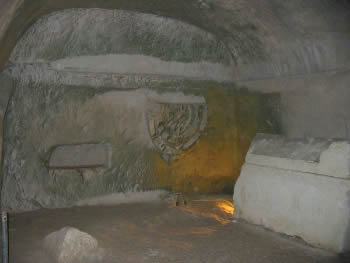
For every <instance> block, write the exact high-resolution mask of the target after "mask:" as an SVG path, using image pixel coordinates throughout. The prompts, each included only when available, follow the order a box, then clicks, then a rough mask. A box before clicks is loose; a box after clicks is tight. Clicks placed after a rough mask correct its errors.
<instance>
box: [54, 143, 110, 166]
mask: <svg viewBox="0 0 350 263" xmlns="http://www.w3.org/2000/svg"><path fill="white" fill-rule="evenodd" d="M109 148H110V147H109V145H108V144H79V145H61V146H57V147H56V148H55V149H54V150H53V152H52V153H51V156H50V160H49V168H51V169H71V168H94V167H109V164H110V162H109V155H110V149H109Z"/></svg>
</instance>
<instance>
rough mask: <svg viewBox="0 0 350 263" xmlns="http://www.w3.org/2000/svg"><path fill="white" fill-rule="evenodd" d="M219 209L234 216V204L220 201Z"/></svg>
mask: <svg viewBox="0 0 350 263" xmlns="http://www.w3.org/2000/svg"><path fill="white" fill-rule="evenodd" d="M217 206H218V208H220V210H221V211H223V212H225V213H227V214H231V215H233V213H234V211H235V208H234V207H233V204H232V203H231V202H229V201H219V202H218V203H217Z"/></svg>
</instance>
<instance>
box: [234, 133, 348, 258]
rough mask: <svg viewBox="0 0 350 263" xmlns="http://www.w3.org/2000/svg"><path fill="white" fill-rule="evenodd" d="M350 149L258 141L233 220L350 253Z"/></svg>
mask: <svg viewBox="0 0 350 263" xmlns="http://www.w3.org/2000/svg"><path fill="white" fill-rule="evenodd" d="M348 145H349V143H348V142H346V141H339V142H332V141H326V140H324V141H323V140H311V139H310V140H306V141H301V140H299V141H297V140H293V141H290V140H287V139H286V138H283V137H281V136H267V135H258V136H257V137H256V139H255V140H254V141H253V143H252V145H251V147H250V150H249V152H248V154H247V157H246V162H245V164H244V165H243V167H242V170H241V175H240V177H239V179H238V180H237V182H236V184H235V188H234V197H233V198H234V204H235V217H236V218H242V219H244V220H247V221H248V222H250V223H253V224H257V225H262V226H264V227H266V228H269V229H272V230H274V231H277V232H281V233H285V234H287V235H291V236H298V237H300V238H302V239H303V240H305V241H306V242H308V243H309V244H311V245H313V246H316V247H321V248H325V249H328V250H331V251H335V252H345V251H349V250H350V180H349V179H347V178H348V175H349V174H348V173H347V171H348V169H349V167H347V166H346V164H348V160H349V152H348Z"/></svg>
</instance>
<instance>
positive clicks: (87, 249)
mask: <svg viewBox="0 0 350 263" xmlns="http://www.w3.org/2000/svg"><path fill="white" fill-rule="evenodd" d="M44 249H45V250H46V252H47V253H48V255H49V256H50V257H51V258H52V260H53V262H57V263H73V262H74V263H76V262H90V260H92V259H94V262H96V261H97V260H98V257H101V255H100V254H101V251H99V249H98V242H97V240H96V239H95V238H94V237H92V236H90V235H89V234H87V233H85V232H82V231H79V230H78V229H76V228H73V227H64V228H62V229H61V230H58V231H56V232H52V233H50V234H49V235H47V236H46V237H45V239H44ZM96 257H97V258H96Z"/></svg>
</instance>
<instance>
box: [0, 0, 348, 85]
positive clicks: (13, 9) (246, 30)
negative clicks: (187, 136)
mask: <svg viewBox="0 0 350 263" xmlns="http://www.w3.org/2000/svg"><path fill="white" fill-rule="evenodd" d="M0 2H1V4H2V6H5V7H7V8H4V9H2V10H1V11H0V17H1V22H2V23H1V24H2V25H3V26H2V27H1V28H0V38H1V36H3V37H2V40H1V41H0V50H1V52H0V68H3V66H4V65H5V63H6V62H7V60H8V57H9V54H10V52H11V50H12V49H13V47H14V46H15V44H16V42H17V41H18V40H19V38H20V37H21V36H22V35H23V33H24V32H25V31H26V30H27V29H28V27H29V26H30V25H32V24H33V23H34V22H35V21H36V20H37V19H38V18H40V17H41V16H43V15H45V14H48V13H50V12H52V11H56V10H59V9H66V8H92V7H93V8H96V7H99V8H108V9H127V10H135V11H138V12H144V13H153V14H157V15H161V16H167V17H172V18H175V19H179V20H182V21H185V22H188V23H190V24H194V25H196V26H198V27H200V28H203V29H204V30H206V31H208V32H211V33H214V34H216V35H217V36H218V38H219V39H221V40H223V41H224V42H225V43H226V44H227V46H228V47H229V49H230V51H231V53H232V56H233V58H234V59H235V61H236V64H237V65H238V67H237V69H235V70H236V71H237V72H236V74H237V75H239V76H240V79H241V80H261V79H271V78H276V77H286V76H287V77H288V76H298V75H304V74H312V73H320V72H334V71H335V72H337V71H344V70H348V68H349V62H348V61H350V50H349V48H348V47H349V46H350V31H349V27H348V25H349V22H350V8H348V7H349V3H348V2H347V1H334V0H310V1H303V0H295V1H283V0H262V1H261V0H249V1H247V0H245V1H243V0H225V1H224V0H213V1H210V2H209V1H204V0H190V1H188V0H187V1H185V0H150V1H141V0H127V1H126V0H119V1H112V0H106V1H96V0H84V1H82V0H73V1H72V0H69V1H68V0H63V1H54V0H38V1H29V0H17V1H9V0H1V1H0ZM6 25H9V26H8V28H7V26H6ZM6 28H7V30H6Z"/></svg>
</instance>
